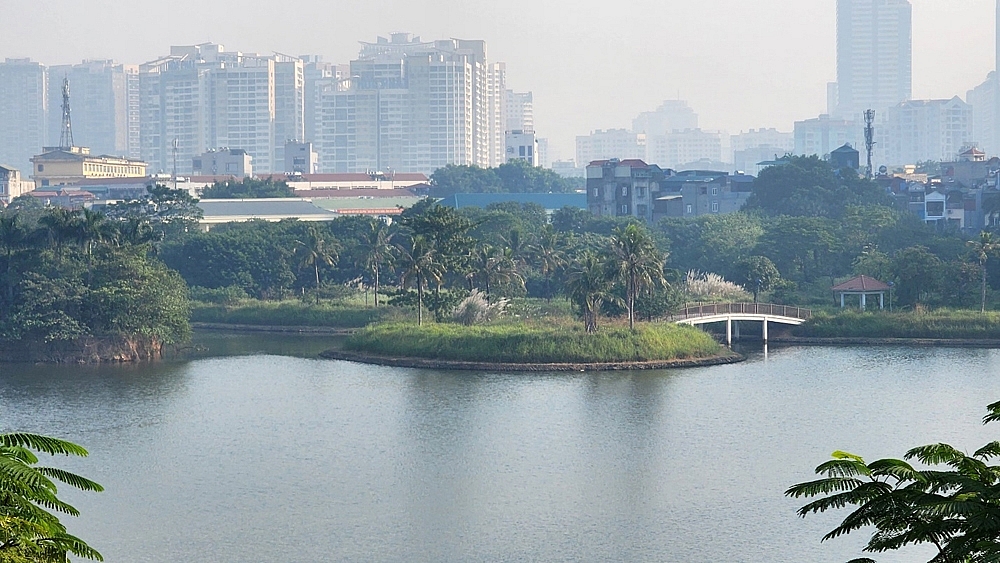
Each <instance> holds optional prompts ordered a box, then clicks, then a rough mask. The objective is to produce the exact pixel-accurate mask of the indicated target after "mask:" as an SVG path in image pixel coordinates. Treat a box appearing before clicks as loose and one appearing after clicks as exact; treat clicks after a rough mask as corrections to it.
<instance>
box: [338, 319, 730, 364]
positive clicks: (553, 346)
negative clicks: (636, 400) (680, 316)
mask: <svg viewBox="0 0 1000 563" xmlns="http://www.w3.org/2000/svg"><path fill="white" fill-rule="evenodd" d="M344 347H345V349H347V350H352V351H358V352H367V353H371V354H378V355H383V356H394V357H416V358H428V359H437V360H454V361H469V362H497V363H607V362H641V361H654V360H673V359H682V358H704V357H709V356H713V355H716V354H718V353H720V351H721V347H720V346H719V344H718V343H717V342H715V340H713V339H712V337H711V336H709V335H708V334H707V333H705V332H703V331H701V330H699V329H697V328H693V327H688V326H680V325H674V324H662V325H641V326H639V327H637V328H636V329H635V330H629V329H628V328H627V327H606V328H602V329H601V330H600V331H599V332H597V333H596V334H587V333H586V332H585V331H584V330H583V327H581V326H577V324H576V323H573V324H569V323H549V324H546V325H541V324H538V325H536V324H503V325H486V326H463V325H459V324H428V325H424V326H420V327H418V326H415V325H413V324H409V323H384V324H377V325H372V326H368V327H366V328H364V329H362V330H360V331H358V332H357V333H355V334H354V335H352V336H351V337H350V338H348V340H347V342H346V343H345V346H344Z"/></svg>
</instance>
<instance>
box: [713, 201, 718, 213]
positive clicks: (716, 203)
mask: <svg viewBox="0 0 1000 563" xmlns="http://www.w3.org/2000/svg"><path fill="white" fill-rule="evenodd" d="M718 212H719V202H717V201H713V202H712V213H718Z"/></svg>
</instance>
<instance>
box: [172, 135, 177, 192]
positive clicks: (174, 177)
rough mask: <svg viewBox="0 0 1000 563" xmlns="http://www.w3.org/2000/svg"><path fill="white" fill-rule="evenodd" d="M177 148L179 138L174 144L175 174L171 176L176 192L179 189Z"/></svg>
mask: <svg viewBox="0 0 1000 563" xmlns="http://www.w3.org/2000/svg"><path fill="white" fill-rule="evenodd" d="M177 146H178V143H177V138H176V137H174V142H173V149H174V172H173V174H171V176H173V180H174V189H175V190H176V189H177Z"/></svg>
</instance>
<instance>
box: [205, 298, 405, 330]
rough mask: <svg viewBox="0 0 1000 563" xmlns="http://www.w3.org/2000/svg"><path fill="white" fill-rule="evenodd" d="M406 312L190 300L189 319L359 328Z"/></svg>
mask: <svg viewBox="0 0 1000 563" xmlns="http://www.w3.org/2000/svg"><path fill="white" fill-rule="evenodd" d="M410 316H411V315H410V314H409V312H406V311H403V310H401V309H399V308H398V307H387V306H379V308H377V309H375V308H372V307H365V306H364V305H363V304H358V303H354V302H342V301H321V302H320V303H319V304H318V305H317V304H314V303H303V302H302V301H300V300H297V299H288V300H284V301H259V300H256V299H244V300H241V301H240V302H239V303H237V304H236V305H219V304H213V303H204V302H200V301H195V302H192V307H191V321H192V322H200V323H223V324H243V325H257V326H322V327H334V328H359V327H363V326H365V325H367V324H369V323H373V322H379V321H392V320H400V319H405V318H409V317H410Z"/></svg>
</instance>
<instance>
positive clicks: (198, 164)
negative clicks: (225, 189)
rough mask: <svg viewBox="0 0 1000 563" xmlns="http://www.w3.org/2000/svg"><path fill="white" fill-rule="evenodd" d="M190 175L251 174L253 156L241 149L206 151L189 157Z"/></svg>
mask: <svg viewBox="0 0 1000 563" xmlns="http://www.w3.org/2000/svg"><path fill="white" fill-rule="evenodd" d="M191 175H192V176H235V177H237V178H246V177H249V176H253V158H252V157H251V156H250V155H249V154H247V151H245V150H243V149H225V148H223V149H218V150H210V151H206V152H204V153H202V154H200V155H198V156H196V157H194V158H193V159H191Z"/></svg>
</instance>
